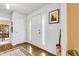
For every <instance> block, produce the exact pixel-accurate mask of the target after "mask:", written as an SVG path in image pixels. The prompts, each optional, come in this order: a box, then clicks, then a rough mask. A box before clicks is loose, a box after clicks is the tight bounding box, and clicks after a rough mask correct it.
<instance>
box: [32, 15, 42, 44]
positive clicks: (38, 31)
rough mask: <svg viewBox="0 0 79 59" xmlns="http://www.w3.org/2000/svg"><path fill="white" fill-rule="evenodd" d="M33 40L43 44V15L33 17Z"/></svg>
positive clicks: (35, 42)
mask: <svg viewBox="0 0 79 59" xmlns="http://www.w3.org/2000/svg"><path fill="white" fill-rule="evenodd" d="M31 42H33V43H34V44H35V45H38V46H41V44H42V16H41V14H38V15H35V16H33V17H32V18H31Z"/></svg>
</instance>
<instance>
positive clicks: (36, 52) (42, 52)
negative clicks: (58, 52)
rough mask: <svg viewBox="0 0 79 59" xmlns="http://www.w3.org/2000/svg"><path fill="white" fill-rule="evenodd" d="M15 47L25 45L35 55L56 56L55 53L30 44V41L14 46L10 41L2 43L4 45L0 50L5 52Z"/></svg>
mask: <svg viewBox="0 0 79 59" xmlns="http://www.w3.org/2000/svg"><path fill="white" fill-rule="evenodd" d="M14 47H23V48H25V49H27V50H28V51H29V52H30V53H31V54H33V55H34V56H55V55H53V54H51V53H49V52H47V51H45V50H43V49H40V48H38V47H36V46H34V45H32V44H29V43H22V44H17V45H15V46H12V45H11V44H10V43H9V44H6V45H2V46H0V52H3V51H5V50H8V49H11V48H14Z"/></svg>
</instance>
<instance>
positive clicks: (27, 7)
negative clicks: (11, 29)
mask: <svg viewBox="0 0 79 59" xmlns="http://www.w3.org/2000/svg"><path fill="white" fill-rule="evenodd" d="M47 4H48V3H10V4H9V5H10V9H9V10H8V9H7V8H6V3H0V10H2V11H4V12H6V13H11V11H17V12H20V13H23V14H26V15H27V14H29V13H30V12H33V11H34V10H36V9H39V8H41V7H43V6H45V5H47Z"/></svg>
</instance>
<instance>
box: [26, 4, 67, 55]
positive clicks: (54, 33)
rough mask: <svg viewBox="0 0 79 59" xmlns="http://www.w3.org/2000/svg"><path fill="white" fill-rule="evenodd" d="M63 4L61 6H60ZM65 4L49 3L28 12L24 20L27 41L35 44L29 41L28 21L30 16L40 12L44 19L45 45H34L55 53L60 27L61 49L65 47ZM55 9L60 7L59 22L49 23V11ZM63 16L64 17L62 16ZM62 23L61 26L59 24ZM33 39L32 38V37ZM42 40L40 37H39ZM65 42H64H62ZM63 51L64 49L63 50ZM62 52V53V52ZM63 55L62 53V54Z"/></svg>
mask: <svg viewBox="0 0 79 59" xmlns="http://www.w3.org/2000/svg"><path fill="white" fill-rule="evenodd" d="M62 5H63V6H62ZM64 7H65V5H64V4H49V5H47V6H45V7H43V8H41V9H38V10H35V12H33V13H31V14H29V15H28V16H27V20H26V21H27V22H26V33H27V34H26V36H27V37H26V38H27V40H26V41H27V42H29V43H32V44H34V45H36V44H35V43H33V42H31V41H30V38H29V37H30V36H29V33H30V32H29V30H30V29H29V27H30V25H29V23H30V18H31V17H32V16H34V15H36V14H39V13H41V14H42V16H44V20H45V46H43V45H41V44H40V45H36V46H38V47H40V48H42V49H44V50H47V51H49V52H51V53H53V54H56V44H57V43H58V40H59V29H60V28H61V30H62V31H63V32H62V38H61V40H62V43H61V44H62V49H66V37H65V36H66V35H65V32H64V31H65V27H64V26H65V19H66V18H65V13H64V10H65V8H64ZM55 9H60V23H57V24H49V21H48V20H49V12H50V11H52V10H55ZM63 16H64V17H63ZM61 22H62V23H61ZM61 25H62V26H61ZM32 40H33V39H32ZM40 40H42V39H40ZM64 43H65V44H64ZM63 52H64V51H63ZM63 52H62V53H63ZM63 55H64V54H63Z"/></svg>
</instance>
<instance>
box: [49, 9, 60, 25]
mask: <svg viewBox="0 0 79 59" xmlns="http://www.w3.org/2000/svg"><path fill="white" fill-rule="evenodd" d="M54 23H59V9H56V10H53V11H51V12H49V24H54Z"/></svg>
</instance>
